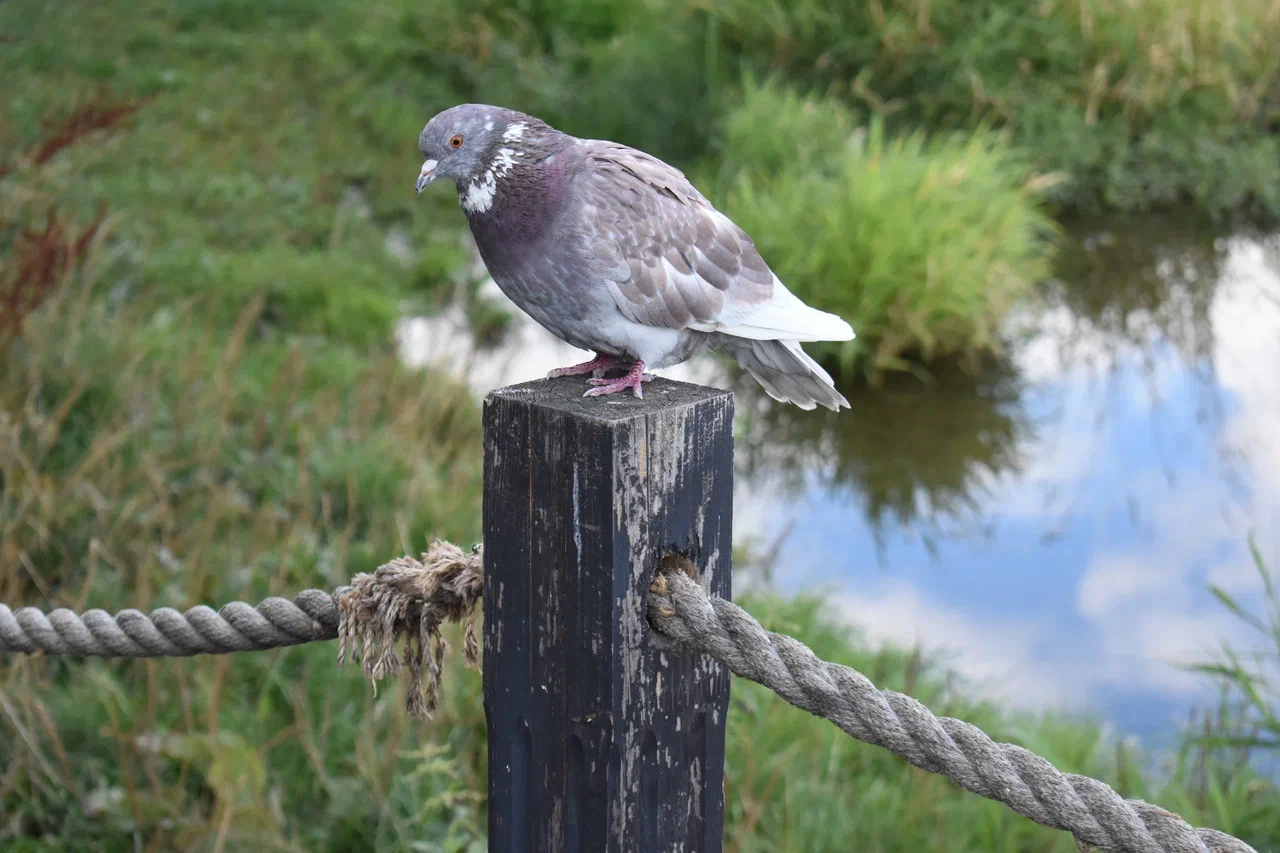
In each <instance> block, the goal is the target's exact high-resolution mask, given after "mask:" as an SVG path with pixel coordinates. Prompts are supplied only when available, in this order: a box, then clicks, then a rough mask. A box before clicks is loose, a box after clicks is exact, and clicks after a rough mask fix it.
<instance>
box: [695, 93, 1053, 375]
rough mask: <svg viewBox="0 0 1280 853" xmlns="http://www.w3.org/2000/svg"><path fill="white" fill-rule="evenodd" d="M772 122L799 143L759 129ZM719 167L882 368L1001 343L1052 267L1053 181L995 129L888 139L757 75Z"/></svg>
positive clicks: (774, 246)
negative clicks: (1012, 314) (1013, 315)
mask: <svg viewBox="0 0 1280 853" xmlns="http://www.w3.org/2000/svg"><path fill="white" fill-rule="evenodd" d="M771 121H772V122H776V123H778V125H780V126H782V127H787V128H795V129H796V136H795V137H794V138H795V139H796V140H797V142H796V144H794V145H792V144H790V140H791V137H786V136H781V135H775V136H770V135H761V134H758V133H756V129H757V128H759V127H762V126H768V125H769V124H770V122H771ZM718 176H719V177H718V180H717V182H716V183H717V187H719V188H720V193H719V194H720V195H722V196H723V197H724V198H725V199H726V202H727V206H728V207H729V209H731V210H733V211H735V213H736V216H737V221H738V224H740V225H741V226H742V227H743V228H745V229H746V230H747V232H748V233H750V234H754V235H756V236H755V240H756V244H757V245H758V246H759V247H760V249H761V252H762V253H763V254H764V256H765V257H767V258H770V259H771V261H772V263H773V264H774V268H775V270H776V271H777V272H778V274H779V276H780V277H782V278H783V280H785V281H787V282H788V283H789V285H790V286H792V287H794V288H795V289H796V290H797V292H799V293H803V294H804V295H805V297H806V298H807V299H808V300H810V301H812V302H813V303H814V304H817V305H821V306H823V307H824V308H827V309H829V310H833V311H836V312H837V313H839V314H841V315H842V316H844V317H846V318H848V319H849V320H850V322H851V323H852V324H853V326H854V328H855V329H857V330H858V333H859V335H860V336H861V337H860V338H859V339H857V340H855V341H852V342H850V343H848V344H845V345H844V346H843V351H844V353H845V355H846V356H848V357H849V358H848V359H847V360H849V361H852V356H854V355H857V354H862V355H865V356H867V358H866V362H867V365H868V367H869V368H870V369H871V370H873V371H879V370H884V369H906V368H909V367H910V364H909V363H908V362H906V361H905V360H904V356H912V357H914V358H915V359H917V360H925V361H928V360H930V359H933V358H936V357H938V356H949V355H956V354H964V353H970V352H974V351H984V350H993V349H996V348H997V347H998V343H999V332H1000V328H999V326H1000V322H1001V321H1002V320H1003V318H1004V316H1005V314H1006V312H1007V311H1008V310H1009V309H1010V308H1011V307H1013V306H1014V305H1015V304H1016V303H1017V302H1018V301H1019V300H1020V299H1021V298H1023V297H1025V296H1026V295H1027V294H1029V293H1030V292H1031V290H1032V288H1033V287H1034V286H1035V285H1036V283H1037V282H1038V281H1040V280H1041V279H1043V278H1045V277H1047V276H1048V274H1049V270H1050V266H1049V253H1048V251H1047V247H1046V243H1047V241H1048V238H1049V237H1050V236H1051V235H1052V234H1053V233H1054V226H1053V223H1052V221H1051V220H1050V219H1049V218H1048V216H1047V215H1046V214H1045V213H1044V212H1043V211H1042V210H1041V209H1040V208H1039V207H1038V206H1037V204H1036V198H1035V195H1036V193H1037V191H1038V190H1039V184H1043V183H1045V182H1044V181H1042V180H1039V179H1037V178H1036V177H1035V176H1034V175H1033V174H1032V172H1031V170H1030V168H1029V167H1028V166H1027V165H1026V164H1025V163H1024V162H1021V161H1020V160H1019V159H1018V158H1017V156H1016V155H1015V154H1014V153H1013V152H1012V151H1011V150H1010V149H1009V148H1008V147H1007V146H1004V145H1003V144H1002V143H1001V142H1000V140H999V138H998V137H996V136H995V135H994V134H992V133H990V132H987V131H979V132H975V133H971V134H966V135H961V134H958V133H953V134H948V135H945V136H936V137H934V138H933V139H926V138H925V137H924V136H923V135H922V134H918V133H917V134H911V135H909V136H899V137H897V138H890V137H888V136H887V134H886V131H885V128H884V123H883V121H882V120H881V119H879V118H874V119H872V120H871V122H870V124H869V126H866V127H862V128H858V129H856V130H855V129H854V121H853V118H852V116H850V115H849V114H848V113H847V112H846V111H844V110H843V109H840V108H838V107H833V106H830V105H824V104H823V103H822V102H821V101H819V100H817V99H815V98H800V97H798V96H796V95H795V94H793V93H790V92H787V91H786V90H783V89H780V88H778V87H776V86H766V87H763V88H758V87H751V88H749V89H748V92H747V96H746V98H745V100H744V102H743V104H742V106H740V107H739V108H738V109H736V110H735V111H734V112H733V113H732V114H731V115H730V118H729V121H728V127H727V134H726V143H725V146H724V152H723V159H722V160H721V162H720V168H719V172H718ZM890 235H892V236H890Z"/></svg>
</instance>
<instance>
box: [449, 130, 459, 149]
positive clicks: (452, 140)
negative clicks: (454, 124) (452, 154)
mask: <svg viewBox="0 0 1280 853" xmlns="http://www.w3.org/2000/svg"><path fill="white" fill-rule="evenodd" d="M449 147H450V148H461V147H462V134H461V133H455V134H454V135H453V136H451V137H449Z"/></svg>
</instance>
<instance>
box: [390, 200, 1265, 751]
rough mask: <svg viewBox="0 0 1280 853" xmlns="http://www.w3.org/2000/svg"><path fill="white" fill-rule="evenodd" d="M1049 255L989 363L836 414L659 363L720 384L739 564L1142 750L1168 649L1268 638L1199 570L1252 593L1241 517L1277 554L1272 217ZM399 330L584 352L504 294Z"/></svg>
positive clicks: (730, 378) (472, 360) (1168, 680)
mask: <svg viewBox="0 0 1280 853" xmlns="http://www.w3.org/2000/svg"><path fill="white" fill-rule="evenodd" d="M1058 266H1059V274H1060V276H1061V280H1059V281H1055V282H1051V283H1049V284H1048V285H1047V286H1046V287H1045V289H1044V294H1043V298H1042V299H1039V300H1037V302H1036V304H1035V305H1034V306H1033V307H1030V308H1027V309H1025V310H1024V311H1023V312H1022V313H1020V314H1019V315H1018V316H1016V317H1014V318H1012V319H1011V321H1010V324H1009V329H1008V332H1009V337H1010V340H1011V343H1010V345H1009V350H1008V352H1007V354H1006V357H1005V358H1004V359H1001V360H993V361H992V363H990V364H987V365H984V366H982V367H980V368H978V369H974V368H973V366H970V367H969V369H967V370H966V369H962V368H961V367H960V366H943V367H940V368H936V369H935V371H934V373H933V376H932V377H931V378H930V379H929V380H928V381H922V380H921V379H918V378H915V377H906V376H899V377H894V378H891V379H890V380H888V381H886V382H885V383H884V385H883V386H882V387H878V388H865V387H859V388H851V389H848V390H847V391H846V396H848V397H849V400H850V402H851V403H852V405H853V410H852V412H849V411H845V412H842V413H840V414H839V415H834V414H832V413H829V412H825V411H819V412H804V411H800V410H798V409H795V408H794V407H783V406H780V405H778V404H775V403H773V402H772V401H770V400H768V398H767V397H765V396H764V395H763V394H762V393H759V392H758V391H757V390H756V389H755V387H754V385H753V384H752V383H751V382H750V380H749V379H744V378H743V377H741V376H739V375H738V374H737V373H736V372H735V371H731V370H729V369H728V368H726V366H725V365H724V364H723V363H721V362H720V361H718V360H716V359H713V358H703V359H699V360H698V361H696V362H695V363H693V364H686V365H681V366H679V367H677V368H675V369H672V370H668V371H662V373H663V374H664V375H667V376H669V377H670V378H673V379H682V380H686V381H696V382H703V383H706V384H711V385H718V386H720V387H726V388H732V389H733V390H735V391H736V392H738V411H739V418H740V423H739V425H738V431H739V438H738V451H737V465H738V481H737V500H736V507H735V512H736V519H735V528H736V529H737V530H739V531H744V532H745V531H751V532H752V535H753V539H752V540H751V541H750V542H749V543H747V542H745V541H744V542H743V544H751V545H754V546H755V548H756V553H757V554H758V555H761V559H760V560H759V561H758V562H759V567H758V569H757V575H756V576H755V577H754V578H753V579H754V580H761V579H763V580H765V581H767V582H769V583H772V584H773V585H774V586H775V587H777V588H779V589H781V590H783V591H798V590H809V591H814V590H820V591H822V592H823V593H824V594H825V595H826V596H827V597H828V598H829V599H830V601H831V602H832V603H833V604H834V605H836V606H838V607H840V608H842V609H843V611H845V612H846V613H847V614H848V615H849V618H850V620H851V622H852V623H853V624H855V625H857V626H858V627H859V628H860V629H861V630H863V631H864V632H865V633H866V634H867V635H868V636H870V637H871V638H873V639H875V640H892V641H896V642H899V643H906V644H912V643H919V644H920V645H921V646H922V647H924V648H925V649H929V650H933V651H935V652H941V653H943V654H944V655H945V656H946V659H947V660H948V662H949V663H950V665H951V666H952V667H953V668H954V669H955V671H956V672H957V673H959V674H960V675H962V676H964V677H965V678H966V680H968V681H970V682H972V683H973V685H974V686H975V689H977V690H980V691H981V692H982V693H983V694H985V695H991V696H998V697H1001V698H1002V699H1003V700H1004V701H1007V702H1011V703H1016V704H1018V705H1020V706H1022V707H1026V708H1031V709H1035V708H1042V707H1049V706H1054V707H1065V708H1070V709H1074V710H1080V711H1084V712H1087V713H1090V714H1092V715H1094V716H1096V717H1099V718H1101V719H1103V720H1105V721H1107V722H1108V723H1109V724H1110V725H1112V726H1114V728H1115V730H1116V731H1117V732H1118V733H1120V734H1122V735H1125V736H1133V737H1137V738H1138V739H1139V740H1141V741H1142V742H1144V743H1146V744H1147V745H1149V746H1160V745H1164V744H1166V743H1168V742H1169V740H1170V739H1171V738H1172V736H1173V734H1174V733H1175V731H1176V727H1177V726H1178V725H1179V724H1181V723H1183V722H1185V721H1186V719H1187V716H1188V714H1189V712H1190V711H1191V709H1192V708H1193V707H1195V706H1196V705H1204V704H1207V703H1212V701H1213V699H1214V696H1215V693H1214V691H1213V689H1212V688H1211V687H1210V686H1209V685H1208V684H1207V683H1206V682H1205V681H1204V680H1203V679H1202V678H1200V677H1199V676H1196V675H1194V674H1191V673H1188V672H1187V671H1185V670H1184V669H1182V668H1180V667H1179V666H1178V664H1179V663H1186V662H1190V661H1196V660H1204V659H1206V658H1207V657H1209V656H1211V655H1212V654H1213V653H1214V651H1215V650H1216V649H1218V648H1220V643H1221V642H1223V641H1226V642H1229V643H1231V644H1232V645H1233V646H1234V647H1236V648H1237V649H1240V650H1245V649H1249V648H1255V647H1257V646H1258V645H1259V642H1260V641H1261V640H1262V639H1263V638H1261V637H1260V636H1258V635H1256V634H1255V633H1253V632H1251V630H1250V629H1249V628H1248V627H1247V626H1246V625H1245V624H1244V623H1243V622H1241V621H1240V620H1238V619H1236V618H1234V617H1232V616H1231V615H1230V614H1229V613H1228V611H1227V610H1226V609H1225V608H1224V607H1223V606H1222V605H1221V604H1219V603H1218V602H1217V601H1216V600H1215V599H1214V598H1213V596H1212V594H1211V592H1210V590H1209V584H1217V585H1219V586H1221V587H1222V588H1224V589H1226V590H1228V591H1229V592H1231V593H1232V594H1233V595H1235V596H1237V597H1238V598H1239V600H1241V601H1242V602H1243V603H1245V604H1246V605H1250V606H1253V607H1254V608H1255V609H1260V607H1261V601H1262V584H1261V581H1260V578H1259V575H1258V573H1257V571H1256V569H1255V567H1254V564H1253V561H1252V559H1251V556H1250V552H1249V537H1250V535H1251V534H1252V535H1254V536H1255V541H1256V544H1257V546H1258V548H1259V550H1260V551H1261V553H1262V554H1263V556H1264V557H1265V558H1266V559H1267V561H1268V562H1269V564H1270V565H1272V566H1280V440H1277V427H1278V426H1280V371H1278V370H1277V365H1280V237H1276V236H1266V235H1251V234H1243V233H1235V234H1219V235H1213V234H1205V233H1204V232H1203V231H1202V230H1196V229H1191V228H1183V227H1180V226H1179V225H1177V224H1176V223H1169V222H1158V223H1140V224H1130V225H1128V226H1126V227H1124V228H1123V229H1119V230H1117V229H1114V228H1113V229H1110V230H1097V231H1093V232H1090V231H1087V230H1080V231H1078V232H1076V233H1075V234H1074V235H1073V237H1072V238H1071V239H1070V241H1069V246H1068V248H1067V250H1066V251H1065V252H1064V253H1063V255H1062V258H1061V259H1060V262H1059V265H1058ZM481 292H482V294H483V295H485V296H486V298H498V299H500V298H501V297H500V296H499V295H497V291H496V288H495V287H493V285H492V283H491V282H489V283H488V284H487V285H486V286H485V287H484V288H482V291H481ZM400 332H401V344H402V351H403V353H404V356H405V358H406V359H407V360H409V361H410V362H413V363H427V362H436V363H439V364H441V365H444V366H446V367H447V368H448V369H450V370H452V371H454V372H455V373H456V374H457V375H459V376H460V377H462V378H464V379H465V380H466V381H467V382H469V383H470V384H471V386H472V387H473V388H474V389H475V391H476V393H477V394H478V395H482V394H483V393H485V392H486V391H488V390H489V389H491V388H493V387H496V386H498V385H502V384H507V383H511V382H518V381H524V380H527V379H532V378H536V377H538V376H541V375H545V373H546V372H547V371H548V370H550V369H551V368H553V367H558V366H563V365H566V364H569V363H572V362H575V361H578V360H581V359H582V358H585V357H586V355H585V354H583V353H581V352H580V351H577V350H574V349H572V348H570V347H568V346H566V345H564V344H562V343H560V342H558V341H556V340H555V339H554V338H552V337H551V336H550V335H549V334H548V333H546V332H544V331H543V330H542V329H541V328H539V327H537V326H536V325H535V324H533V323H532V322H531V321H528V320H527V319H526V318H524V315H522V314H521V315H519V316H518V317H517V319H516V321H515V322H514V323H513V324H512V327H511V328H510V330H509V332H508V333H507V335H506V337H505V338H504V339H503V342H502V343H501V344H500V345H498V346H496V347H484V346H479V345H477V344H476V342H475V340H474V339H473V337H472V335H471V333H470V331H469V328H468V325H467V322H466V320H465V314H464V312H463V311H462V310H461V309H460V308H455V309H451V310H449V311H446V312H444V313H442V314H440V315H437V316H434V317H425V318H424V317H419V318H412V319H408V320H405V321H404V322H403V323H402V324H401V328H400Z"/></svg>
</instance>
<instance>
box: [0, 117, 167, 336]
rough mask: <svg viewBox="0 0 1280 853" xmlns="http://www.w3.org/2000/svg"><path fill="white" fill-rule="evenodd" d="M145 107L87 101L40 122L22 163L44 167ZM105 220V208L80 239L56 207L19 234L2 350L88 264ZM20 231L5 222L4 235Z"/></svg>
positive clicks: (6, 169) (8, 265) (0, 173)
mask: <svg viewBox="0 0 1280 853" xmlns="http://www.w3.org/2000/svg"><path fill="white" fill-rule="evenodd" d="M144 103H145V100H135V101H113V100H110V99H107V98H105V97H104V96H102V95H97V96H95V97H93V98H90V99H87V100H85V101H82V103H81V104H80V105H79V106H77V107H75V108H74V109H72V110H71V112H69V113H68V114H67V115H65V116H64V117H61V118H53V117H50V118H46V119H44V120H43V121H42V122H40V128H41V131H42V132H41V135H40V137H39V138H38V139H37V140H36V141H35V142H33V143H32V144H31V145H30V146H29V147H28V148H27V149H26V151H25V152H24V154H23V156H22V157H20V158H19V159H26V160H27V161H29V162H30V163H31V164H32V165H34V166H41V165H43V164H45V163H47V162H48V161H49V160H51V159H52V158H53V157H54V156H55V155H56V154H57V153H58V152H59V151H61V150H63V149H64V148H67V147H69V146H71V145H74V144H76V143H77V142H79V141H81V140H83V139H84V138H86V137H87V136H89V135H90V134H93V133H96V132H98V131H102V130H109V129H111V128H113V127H115V126H116V125H118V124H120V123H121V122H122V121H124V120H125V119H126V118H128V117H129V116H131V115H133V114H134V113H136V112H137V111H138V110H139V109H140V108H141V107H142V105H143V104H144ZM12 171H13V166H12V164H4V163H0V180H3V179H4V178H5V176H6V175H8V174H10V173H11V172H12ZM105 218H106V206H105V205H104V206H103V207H102V208H100V209H99V211H98V214H97V216H96V217H94V219H93V220H92V221H91V222H90V223H89V224H88V225H87V226H85V227H84V228H83V229H82V230H79V232H78V233H77V229H76V228H75V227H74V226H71V225H69V224H68V222H67V220H66V219H65V218H64V217H63V216H62V215H61V214H60V213H59V212H58V210H57V209H56V208H54V207H53V206H50V207H49V208H48V210H47V211H46V212H45V221H44V225H43V227H41V226H34V225H33V226H30V227H23V228H19V229H18V230H17V232H16V234H14V236H13V240H12V243H11V246H10V253H9V254H10V257H9V258H7V259H5V261H4V262H3V263H2V264H0V344H3V343H7V342H8V341H10V340H12V339H13V338H15V337H17V336H18V335H19V334H21V332H22V328H23V324H24V323H25V321H26V318H27V317H28V316H30V314H31V312H33V311H35V310H36V309H37V308H38V307H39V306H40V305H41V303H43V302H44V301H45V300H46V299H47V298H48V297H49V295H50V294H51V293H52V292H53V289H54V288H55V287H56V286H57V285H58V283H59V282H60V281H62V279H63V278H64V277H65V276H66V275H67V274H68V273H69V272H71V271H72V270H73V269H74V268H75V267H77V266H78V265H79V264H80V263H82V262H83V260H84V256H85V253H86V252H87V251H88V248H89V244H90V243H91V242H92V241H93V238H94V237H95V236H96V235H97V233H98V230H99V229H100V228H101V227H102V222H103V220H104V219H105ZM15 225H16V223H14V222H12V221H8V222H3V221H0V235H3V234H5V233H12V229H13V228H14V227H15Z"/></svg>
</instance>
